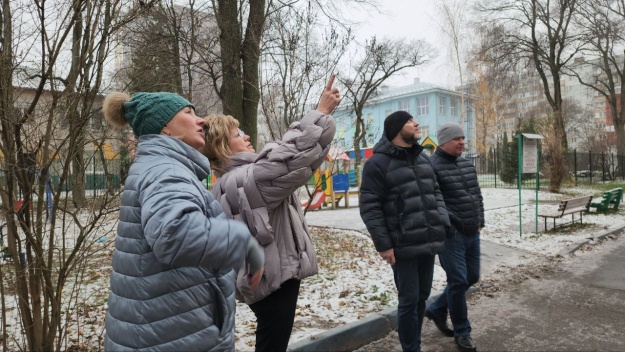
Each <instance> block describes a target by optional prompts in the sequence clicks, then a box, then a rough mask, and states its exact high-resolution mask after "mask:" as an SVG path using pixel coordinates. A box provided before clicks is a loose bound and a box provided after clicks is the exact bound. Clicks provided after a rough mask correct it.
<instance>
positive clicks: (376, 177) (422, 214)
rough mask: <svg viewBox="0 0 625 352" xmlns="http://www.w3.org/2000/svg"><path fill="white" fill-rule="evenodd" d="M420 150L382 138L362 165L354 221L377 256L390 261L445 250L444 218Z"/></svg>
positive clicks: (440, 198) (446, 225)
mask: <svg viewBox="0 0 625 352" xmlns="http://www.w3.org/2000/svg"><path fill="white" fill-rule="evenodd" d="M422 151H423V147H421V146H420V145H414V146H412V147H411V148H400V147H397V146H395V145H393V144H392V143H391V142H389V141H388V139H386V137H384V136H382V138H381V139H380V141H379V142H378V143H377V144H376V146H375V147H374V148H373V156H372V157H371V158H370V159H369V160H368V161H367V163H366V164H365V166H364V169H363V173H362V185H361V187H360V216H361V217H362V220H363V221H364V223H365V225H367V230H369V233H370V234H371V239H372V240H373V243H374V245H375V248H376V249H377V250H378V252H381V251H385V250H387V249H390V248H394V249H395V257H397V258H400V259H401V258H411V257H415V256H418V255H422V254H430V255H434V254H437V253H440V252H442V251H444V250H445V244H444V242H443V241H444V238H445V234H446V231H447V229H448V228H449V226H450V225H449V216H448V215H447V209H446V208H445V203H444V201H443V196H442V194H441V192H440V189H439V187H438V184H437V183H436V176H435V174H434V170H433V169H432V165H431V163H430V160H429V158H428V157H427V156H426V155H425V154H424V153H422Z"/></svg>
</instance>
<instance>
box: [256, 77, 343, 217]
mask: <svg viewBox="0 0 625 352" xmlns="http://www.w3.org/2000/svg"><path fill="white" fill-rule="evenodd" d="M333 82H334V76H332V77H330V80H329V81H328V83H327V84H326V87H325V88H324V91H323V93H322V95H321V99H320V100H319V104H318V106H317V110H312V111H309V112H308V113H307V114H306V115H305V116H304V118H302V120H301V121H299V122H295V123H293V124H291V126H289V129H288V130H287V132H286V133H285V134H284V136H283V137H282V140H281V141H277V142H275V143H270V144H268V145H266V146H265V148H264V149H263V150H262V151H261V152H260V153H259V156H258V158H257V159H256V162H255V164H254V168H253V173H254V179H255V181H256V183H257V186H258V190H259V191H260V193H261V195H262V197H263V199H264V200H265V202H266V203H267V206H268V208H270V209H271V207H272V205H273V204H277V203H279V202H281V201H282V200H283V199H285V198H286V197H289V196H290V195H291V194H292V193H293V192H294V191H295V190H296V189H297V188H299V187H301V186H302V185H304V184H305V183H306V181H308V179H310V177H311V176H312V174H313V173H314V171H315V170H316V169H318V168H319V166H321V163H323V161H324V160H325V158H326V156H327V155H328V151H329V150H330V143H332V139H333V138H334V134H335V133H336V123H335V121H334V118H332V116H331V115H330V113H331V112H332V111H333V110H334V108H335V107H336V106H337V105H338V103H339V102H340V100H341V99H340V94H339V91H338V89H337V88H333V87H332V84H333Z"/></svg>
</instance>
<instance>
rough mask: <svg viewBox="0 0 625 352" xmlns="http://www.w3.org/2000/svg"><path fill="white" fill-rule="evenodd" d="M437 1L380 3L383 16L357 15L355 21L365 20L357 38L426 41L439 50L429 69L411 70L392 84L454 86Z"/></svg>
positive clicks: (357, 31)
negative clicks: (419, 81)
mask: <svg viewBox="0 0 625 352" xmlns="http://www.w3.org/2000/svg"><path fill="white" fill-rule="evenodd" d="M435 2H436V0H380V10H381V11H383V12H384V13H383V14H376V13H373V12H370V13H369V14H366V13H362V12H361V13H357V14H355V16H356V18H362V21H364V22H363V23H362V24H361V25H360V26H359V27H358V28H356V37H357V38H359V39H365V38H369V37H371V36H373V35H377V36H378V37H390V38H407V39H412V38H415V39H425V40H426V41H427V42H429V43H430V44H432V45H434V46H435V47H437V48H438V50H439V55H438V58H437V59H436V60H435V61H434V62H432V63H431V64H429V65H428V66H425V67H421V68H417V69H409V70H406V71H404V72H403V74H402V73H400V74H398V75H397V76H396V77H394V78H391V79H389V81H387V82H388V83H389V85H393V86H399V85H405V84H410V83H412V82H413V79H414V78H415V77H418V78H420V79H421V81H422V82H429V83H438V84H441V85H444V86H450V87H451V86H454V85H455V84H456V83H455V81H454V76H455V74H454V69H453V67H452V66H450V65H449V64H447V62H448V61H449V60H448V59H447V56H448V54H447V52H446V49H447V46H448V40H447V39H446V38H444V37H443V34H442V32H441V29H440V26H439V25H438V24H437V22H441V20H440V16H438V14H437V11H436V6H435Z"/></svg>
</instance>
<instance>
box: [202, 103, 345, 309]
mask: <svg viewBox="0 0 625 352" xmlns="http://www.w3.org/2000/svg"><path fill="white" fill-rule="evenodd" d="M335 131H336V125H335V122H334V119H333V118H332V116H330V115H324V114H322V113H320V112H318V111H310V112H308V113H307V114H306V116H304V118H303V119H302V120H301V121H300V122H299V123H298V122H296V123H293V124H292V125H291V126H290V127H289V130H288V131H287V132H286V133H285V134H284V137H283V138H282V141H278V142H275V143H270V144H267V145H266V146H265V148H263V150H262V151H261V152H260V153H259V154H255V153H249V152H241V153H236V154H234V155H232V157H231V159H230V163H229V164H228V165H224V167H223V168H224V170H225V173H224V174H223V175H221V176H220V177H219V179H218V180H217V183H215V186H214V187H213V194H214V195H215V198H217V199H218V200H219V202H220V203H221V205H222V207H223V209H224V211H225V212H226V213H227V214H228V215H230V216H231V217H232V218H234V219H237V220H240V221H243V222H244V223H245V224H246V225H247V226H248V227H249V229H250V231H251V232H252V235H253V236H254V237H256V239H257V240H258V242H259V243H260V244H261V245H262V246H263V247H264V248H265V273H264V275H263V278H262V280H261V282H260V284H259V285H258V287H257V288H256V290H254V291H252V290H251V289H250V287H249V285H248V280H247V278H246V276H247V274H248V273H247V272H245V271H244V270H241V271H240V272H239V275H238V277H237V289H238V290H239V291H240V293H241V295H242V296H243V299H244V300H245V302H246V303H247V304H252V303H254V302H258V301H260V300H261V299H263V298H265V297H267V296H268V295H269V294H271V293H272V292H274V291H275V290H277V289H278V288H280V285H281V284H282V283H283V282H285V281H287V280H289V279H303V278H306V277H308V276H311V275H314V274H316V273H317V258H316V256H315V249H314V247H313V245H312V242H311V239H310V233H309V232H308V226H307V224H306V220H305V219H304V215H303V213H302V209H301V206H300V203H299V200H298V199H297V198H296V197H295V196H294V195H293V192H294V191H295V190H296V189H297V188H298V187H300V186H302V185H303V184H305V183H306V181H307V180H308V179H309V178H310V177H311V176H312V174H313V172H314V170H315V169H317V168H319V166H320V165H321V163H322V162H323V160H324V159H325V157H326V155H327V154H328V151H329V145H330V142H331V141H332V138H334V133H335Z"/></svg>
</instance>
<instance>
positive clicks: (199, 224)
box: [103, 93, 264, 351]
mask: <svg viewBox="0 0 625 352" xmlns="http://www.w3.org/2000/svg"><path fill="white" fill-rule="evenodd" d="M103 110H104V116H105V118H106V120H107V121H108V122H109V123H110V124H111V125H113V126H114V127H119V128H123V127H124V126H127V125H128V124H130V127H132V130H133V132H134V134H135V136H137V137H139V144H138V147H137V152H136V156H135V161H134V163H133V164H132V166H131V167H130V170H129V171H128V177H127V179H126V182H125V186H124V192H123V194H122V199H121V210H120V215H119V225H118V228H117V237H116V238H115V251H114V253H113V271H112V273H111V292H110V295H109V299H108V306H109V310H108V313H107V316H106V337H105V342H104V347H105V349H106V350H108V351H130V350H134V351H137V350H140V351H144V350H150V351H154V350H163V351H174V350H179V351H233V350H234V313H235V307H236V302H235V297H234V292H235V285H234V280H235V274H234V270H233V269H237V268H239V267H241V266H243V264H244V260H247V265H248V266H249V267H251V269H250V271H251V272H252V273H255V275H253V276H252V277H251V279H250V283H249V284H250V285H251V286H254V285H256V284H257V283H258V281H259V280H260V278H261V276H262V271H263V270H262V263H263V261H264V257H263V251H262V248H261V247H260V246H259V245H258V243H257V241H256V240H255V239H253V238H252V237H251V236H250V233H249V230H248V229H247V228H246V227H245V226H243V225H242V224H241V223H239V222H236V221H232V220H229V219H227V218H226V217H225V216H224V214H223V211H222V209H221V207H220V206H219V204H218V202H216V201H215V199H214V198H213V196H212V195H211V194H210V192H208V191H207V190H206V189H205V187H204V186H203V185H202V182H201V180H202V179H204V178H206V177H207V175H208V174H209V171H210V169H209V163H208V161H207V160H206V158H205V157H204V156H203V155H202V154H200V153H199V152H198V151H197V148H199V147H202V146H203V145H204V143H205V142H204V129H203V127H204V120H202V119H200V118H198V117H197V116H195V110H194V107H193V105H192V104H191V103H190V102H188V101H187V100H186V99H184V98H183V97H181V96H179V95H177V94H173V93H136V94H134V95H133V96H132V98H131V97H130V96H128V95H127V94H124V93H112V94H110V95H108V96H107V97H106V99H105V101H104V105H103Z"/></svg>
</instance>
